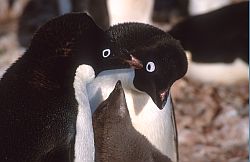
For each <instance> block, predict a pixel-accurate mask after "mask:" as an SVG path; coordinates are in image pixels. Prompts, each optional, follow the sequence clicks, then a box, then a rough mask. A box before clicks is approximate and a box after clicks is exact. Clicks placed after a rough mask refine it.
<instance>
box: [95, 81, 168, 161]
mask: <svg viewBox="0 0 250 162" xmlns="http://www.w3.org/2000/svg"><path fill="white" fill-rule="evenodd" d="M93 128H94V136H95V147H96V160H97V161H109V162H116V161H119V162H133V161H137V162H171V160H170V158H169V157H167V156H165V155H163V154H162V153H161V152H160V151H159V150H157V149H156V148H155V147H154V146H153V145H152V144H151V143H150V142H149V141H148V139H147V138H146V137H145V136H144V135H142V134H140V133H139V132H138V131H136V130H135V128H134V127H133V125H132V122H131V118H130V115H129V111H128V107H127V103H126V98H125V94H124V90H123V88H122V84H121V81H118V82H117V83H116V86H115V88H114V90H113V91H112V92H111V93H110V95H109V97H108V98H107V99H106V100H105V101H104V102H102V103H101V104H100V105H99V107H98V108H97V110H96V111H95V113H94V115H93Z"/></svg>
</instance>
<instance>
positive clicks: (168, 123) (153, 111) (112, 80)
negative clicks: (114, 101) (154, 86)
mask: <svg viewBox="0 0 250 162" xmlns="http://www.w3.org/2000/svg"><path fill="white" fill-rule="evenodd" d="M134 77H135V71H134V70H133V69H118V70H107V71H104V72H101V73H100V74H99V75H98V76H97V77H96V78H95V80H94V81H93V82H91V83H90V84H88V85H87V91H88V96H89V99H90V106H91V110H92V113H93V112H94V111H95V109H96V108H97V107H98V106H99V104H100V103H101V102H102V101H104V100H106V99H107V97H108V96H109V94H110V93H111V92H112V90H113V88H114V86H115V84H116V82H117V81H118V80H121V82H122V85H123V88H124V92H125V97H126V102H127V105H128V110H129V113H130V117H131V120H132V124H133V126H134V128H135V129H136V130H137V131H139V132H140V133H141V134H143V135H144V136H145V137H146V138H147V139H148V140H149V141H150V143H151V144H152V145H154V146H155V147H156V148H157V149H158V150H159V151H160V152H161V153H162V154H164V155H167V156H168V157H170V158H171V159H172V160H173V161H176V149H175V139H174V138H175V137H174V133H175V132H174V128H173V123H172V122H173V120H172V111H173V110H172V107H171V104H170V103H167V104H166V106H165V107H164V109H163V110H160V109H159V108H158V107H157V106H156V105H155V103H154V102H153V100H152V99H151V98H150V97H149V95H147V94H146V93H144V92H141V91H139V90H137V89H136V88H135V87H134V85H133V79H134Z"/></svg>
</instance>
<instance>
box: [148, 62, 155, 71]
mask: <svg viewBox="0 0 250 162" xmlns="http://www.w3.org/2000/svg"><path fill="white" fill-rule="evenodd" d="M146 70H147V71H148V72H150V73H152V72H154V71H155V64H154V63H153V62H148V63H147V65H146Z"/></svg>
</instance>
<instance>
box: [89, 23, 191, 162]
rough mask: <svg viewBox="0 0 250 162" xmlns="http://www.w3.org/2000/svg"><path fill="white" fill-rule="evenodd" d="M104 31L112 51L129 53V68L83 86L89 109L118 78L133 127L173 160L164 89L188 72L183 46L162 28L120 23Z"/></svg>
mask: <svg viewBox="0 0 250 162" xmlns="http://www.w3.org/2000/svg"><path fill="white" fill-rule="evenodd" d="M107 33H108V35H110V37H111V42H112V43H111V47H113V48H112V53H120V54H121V55H124V56H127V57H130V58H131V60H129V61H126V62H127V63H129V64H130V66H132V67H134V68H125V67H124V68H121V69H116V70H106V71H103V72H101V73H99V74H98V75H97V76H96V78H95V80H93V81H92V82H91V83H90V84H88V85H87V89H88V96H89V100H90V106H91V109H92V113H94V112H95V109H96V108H97V107H98V105H99V104H100V103H101V102H102V101H104V100H105V99H106V98H107V97H108V96H109V94H110V93H111V92H112V90H113V87H114V86H115V84H116V82H117V81H118V80H121V83H122V85H123V88H124V92H125V96H126V101H127V106H128V110H129V114H130V117H131V121H132V124H133V126H134V128H135V129H136V130H137V131H138V132H139V133H140V134H142V135H144V136H145V137H146V138H147V140H149V142H150V143H151V144H152V145H154V146H155V147H156V149H157V150H159V151H160V152H161V153H162V154H163V155H165V156H168V157H169V158H170V159H171V160H172V161H177V160H178V151H177V132H176V127H175V119H174V112H173V111H174V110H173V105H172V102H171V95H170V94H169V91H170V87H171V86H172V84H173V83H174V82H175V80H177V79H179V78H181V77H183V76H184V74H185V73H186V71H187V59H186V56H185V53H184V51H183V49H182V47H181V46H180V44H179V42H178V41H176V40H174V39H173V38H172V37H171V36H169V35H168V34H167V33H165V32H163V31H161V30H159V29H157V28H155V27H152V26H150V25H145V24H140V23H125V24H120V25H117V26H114V27H111V28H110V29H109V30H108V31H107Z"/></svg>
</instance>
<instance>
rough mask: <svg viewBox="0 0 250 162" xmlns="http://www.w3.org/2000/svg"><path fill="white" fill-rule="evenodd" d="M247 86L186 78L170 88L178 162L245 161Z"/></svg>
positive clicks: (246, 153)
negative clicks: (203, 81) (173, 109)
mask: <svg viewBox="0 0 250 162" xmlns="http://www.w3.org/2000/svg"><path fill="white" fill-rule="evenodd" d="M248 90H249V83H248V81H247V80H245V81H241V82H238V83H235V84H233V85H221V84H216V83H213V84H212V83H211V84H208V83H206V84H204V83H201V82H195V81H192V80H190V79H187V78H183V79H181V80H179V81H178V82H177V83H176V84H175V86H174V88H173V96H174V101H175V114H176V120H177V128H178V138H179V151H180V162H190V161H195V162H218V161H219V162H246V161H248V156H249V155H248V140H249V132H248V128H249V116H248V115H249V112H248V110H249V109H248V107H249V91H248Z"/></svg>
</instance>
